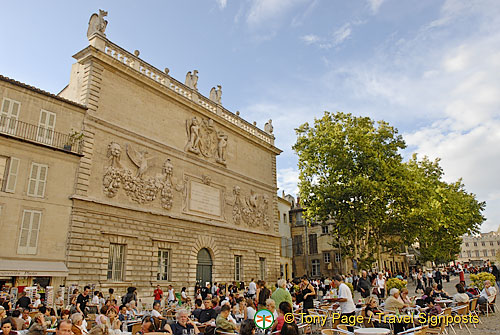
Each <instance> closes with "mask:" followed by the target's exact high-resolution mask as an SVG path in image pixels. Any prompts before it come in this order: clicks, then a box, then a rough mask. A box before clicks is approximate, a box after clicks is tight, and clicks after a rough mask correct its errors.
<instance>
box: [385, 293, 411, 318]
mask: <svg viewBox="0 0 500 335" xmlns="http://www.w3.org/2000/svg"><path fill="white" fill-rule="evenodd" d="M389 294H390V296H389V297H388V298H387V299H385V305H384V310H386V311H388V312H394V313H399V311H400V310H401V309H403V308H405V307H408V305H407V304H405V303H403V302H402V301H401V300H399V299H398V298H399V290H398V289H397V288H395V287H393V288H391V291H390V292H389Z"/></svg>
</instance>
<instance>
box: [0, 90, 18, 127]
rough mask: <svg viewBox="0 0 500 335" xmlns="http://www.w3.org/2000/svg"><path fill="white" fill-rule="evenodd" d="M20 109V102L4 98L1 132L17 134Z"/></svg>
mask: <svg viewBox="0 0 500 335" xmlns="http://www.w3.org/2000/svg"><path fill="white" fill-rule="evenodd" d="M20 109H21V103H20V102H18V101H15V100H11V99H7V98H3V101H2V109H1V110H0V132H2V133H8V134H11V135H15V134H16V130H17V119H18V118H19V110H20Z"/></svg>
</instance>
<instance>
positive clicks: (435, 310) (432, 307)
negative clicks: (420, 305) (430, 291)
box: [425, 297, 443, 315]
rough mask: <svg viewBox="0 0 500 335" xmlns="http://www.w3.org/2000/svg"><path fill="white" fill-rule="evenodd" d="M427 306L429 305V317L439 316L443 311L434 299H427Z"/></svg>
mask: <svg viewBox="0 0 500 335" xmlns="http://www.w3.org/2000/svg"><path fill="white" fill-rule="evenodd" d="M425 304H426V305H427V315H439V314H441V312H442V311H443V310H442V309H441V306H439V304H435V303H434V298H432V297H427V298H425Z"/></svg>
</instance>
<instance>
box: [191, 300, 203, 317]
mask: <svg viewBox="0 0 500 335" xmlns="http://www.w3.org/2000/svg"><path fill="white" fill-rule="evenodd" d="M201 305H203V301H202V300H201V299H196V300H195V301H194V310H193V312H191V314H193V316H194V318H195V319H196V320H199V319H200V313H201V311H202V310H203V308H201Z"/></svg>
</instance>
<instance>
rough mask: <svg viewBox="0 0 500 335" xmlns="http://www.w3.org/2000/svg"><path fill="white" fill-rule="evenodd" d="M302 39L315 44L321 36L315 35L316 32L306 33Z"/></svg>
mask: <svg viewBox="0 0 500 335" xmlns="http://www.w3.org/2000/svg"><path fill="white" fill-rule="evenodd" d="M301 39H302V40H303V41H304V42H305V43H306V44H313V43H316V42H318V41H319V39H320V38H319V36H318V35H314V34H308V35H304V36H302V37H301Z"/></svg>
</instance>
